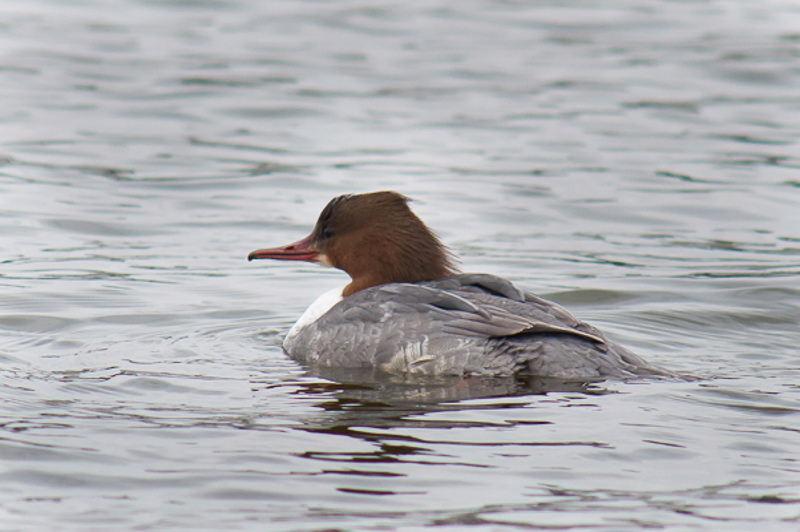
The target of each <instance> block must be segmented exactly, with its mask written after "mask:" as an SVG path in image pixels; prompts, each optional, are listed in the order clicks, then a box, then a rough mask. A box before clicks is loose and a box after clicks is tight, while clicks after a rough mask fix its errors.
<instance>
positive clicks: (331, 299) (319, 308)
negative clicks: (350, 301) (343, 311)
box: [284, 285, 347, 343]
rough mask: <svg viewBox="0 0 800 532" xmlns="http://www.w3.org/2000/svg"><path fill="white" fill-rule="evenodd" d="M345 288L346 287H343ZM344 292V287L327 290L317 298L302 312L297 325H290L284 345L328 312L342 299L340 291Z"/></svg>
mask: <svg viewBox="0 0 800 532" xmlns="http://www.w3.org/2000/svg"><path fill="white" fill-rule="evenodd" d="M345 286H347V285H345ZM343 290H344V286H339V287H336V288H334V289H333V290H329V291H327V292H325V293H324V294H322V295H321V296H319V297H318V298H317V300H316V301H314V302H313V303H311V306H310V307H308V308H307V309H306V311H305V312H303V315H302V316H300V319H299V320H297V323H295V324H294V325H292V328H291V329H289V333H288V334H287V335H286V338H285V339H284V343H285V342H286V341H287V340H289V339H290V338H292V337H293V336H294V335H296V334H297V333H299V332H300V331H301V330H302V329H303V327H306V326H308V325H311V324H312V323H314V322H315V321H317V320H318V319H319V317H320V316H322V315H323V314H325V313H326V312H328V311H329V310H330V309H331V308H332V307H333V306H334V305H335V304H336V303H338V302H339V301H341V300H342V299H343V298H342V291H343Z"/></svg>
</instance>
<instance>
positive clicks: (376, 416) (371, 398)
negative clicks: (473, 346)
mask: <svg viewBox="0 0 800 532" xmlns="http://www.w3.org/2000/svg"><path fill="white" fill-rule="evenodd" d="M291 384H292V385H293V386H294V388H295V389H294V392H292V393H294V394H299V395H304V396H306V397H308V396H312V397H315V398H318V402H316V406H317V407H318V408H320V409H321V410H322V411H323V413H322V415H318V416H314V417H312V418H307V419H306V420H305V422H304V423H303V425H301V426H299V427H296V428H298V429H300V430H303V431H306V432H310V433H315V434H320V435H336V436H348V437H352V438H354V439H357V440H360V441H361V442H366V443H369V444H371V449H370V450H366V451H365V450H364V449H363V447H361V446H357V447H358V449H359V450H358V451H356V450H353V451H344V450H341V449H339V450H336V451H331V450H330V449H324V448H323V449H319V450H306V451H305V452H302V453H300V454H301V455H302V456H303V457H304V458H309V459H314V460H322V461H328V462H339V463H342V462H345V463H349V464H350V466H349V468H348V469H347V472H348V474H350V475H353V474H359V473H360V472H361V471H362V470H361V468H359V467H357V466H356V465H355V464H359V463H372V464H375V463H383V464H390V463H398V462H403V463H409V462H413V463H419V464H426V463H429V462H428V460H429V459H430V457H431V454H432V453H433V454H437V451H436V449H437V448H438V447H439V445H440V444H447V445H453V444H456V445H466V444H467V443H466V442H463V441H456V440H453V439H452V434H453V433H452V432H450V431H443V432H441V433H433V434H439V435H440V436H438V437H434V438H432V437H431V434H432V433H431V432H430V431H429V430H425V431H424V435H423V433H420V432H418V431H416V430H415V429H453V428H459V429H470V428H488V427H499V426H503V427H512V426H514V425H517V424H525V425H539V424H541V425H549V424H551V422H550V421H548V420H544V419H535V418H531V416H530V414H525V415H520V414H519V409H523V408H524V407H525V406H527V405H528V404H530V403H534V402H536V401H538V400H548V399H551V398H550V397H546V396H548V395H554V396H556V397H555V398H552V399H551V400H558V401H563V402H565V403H569V402H571V401H581V402H583V403H584V404H585V402H586V401H587V400H589V401H591V400H592V398H591V396H596V395H603V394H606V393H610V392H609V391H608V390H607V389H606V388H603V387H602V386H601V385H600V383H598V382H585V381H584V382H576V381H563V380H557V379H541V378H530V377H529V378H526V377H521V376H515V377H506V378H498V377H491V378H482V377H469V378H459V377H437V378H430V377H428V378H424V379H420V378H416V377H412V376H395V375H387V374H385V373H380V372H376V371H371V370H352V369H341V368H333V369H332V368H314V369H309V370H307V373H306V374H305V375H304V376H303V378H301V379H297V380H296V381H294V382H292V383H291ZM498 409H509V416H508V417H507V418H505V419H498V418H497V417H496V416H492V415H481V414H480V413H479V412H478V411H481V410H484V411H485V410H495V411H496V410H498ZM512 411H513V413H512ZM469 412H477V413H476V414H475V415H471V414H469ZM528 412H530V411H528ZM443 414H444V415H443ZM447 414H453V415H447ZM465 414H466V415H465ZM509 444H510V443H509V442H497V443H479V444H474V443H469V445H481V446H485V445H498V446H502V445H509ZM552 444H554V445H588V446H597V445H598V444H597V442H592V441H587V442H558V443H546V442H535V441H529V442H516V443H514V445H526V446H527V445H532V446H535V445H552ZM446 461H447V460H445V462H446ZM430 463H433V462H430ZM435 463H437V464H439V465H441V464H442V463H443V462H442V458H441V456H440V457H437V460H436V461H435ZM462 465H476V466H478V465H477V464H462ZM478 467H483V466H478ZM328 472H330V473H333V472H338V473H342V471H341V470H340V469H338V468H337V469H335V470H331V471H328ZM385 473H386V474H391V472H390V471H389V472H385ZM363 474H364V475H374V474H375V471H374V470H364V471H363Z"/></svg>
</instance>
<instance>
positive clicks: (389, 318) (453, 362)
mask: <svg viewBox="0 0 800 532" xmlns="http://www.w3.org/2000/svg"><path fill="white" fill-rule="evenodd" d="M253 259H277V260H298V261H307V262H316V263H319V264H322V265H324V266H333V267H335V268H339V269H341V270H344V271H345V272H347V273H348V274H349V275H350V277H351V279H352V281H351V282H350V284H348V285H347V286H345V287H344V288H343V289H342V288H337V289H335V290H332V291H330V292H328V293H326V294H324V295H322V296H321V297H320V298H319V299H317V300H316V301H315V302H314V303H313V304H312V305H311V306H310V307H309V308H308V309H307V310H306V311H305V313H304V314H303V315H302V316H301V317H300V319H299V320H298V321H297V323H295V324H294V326H293V327H292V328H291V330H290V331H289V333H288V334H287V336H286V338H285V339H284V342H283V346H284V349H285V350H286V352H287V353H288V354H289V356H291V357H292V358H294V359H295V360H297V361H299V362H301V363H305V364H309V365H319V366H325V367H342V368H372V369H378V370H382V371H386V372H389V373H412V374H421V375H496V376H508V375H513V374H517V373H519V374H526V375H532V376H538V377H555V378H560V379H570V380H572V379H581V380H584V379H597V378H602V377H623V378H624V377H634V376H668V375H672V374H671V373H670V372H668V371H665V370H662V369H659V368H656V367H654V366H651V365H650V364H648V363H647V362H645V361H644V360H643V359H641V358H640V357H638V356H636V355H634V354H633V353H631V352H630V351H628V350H627V349H625V348H623V347H621V346H619V345H617V344H614V343H612V342H610V341H609V340H608V339H606V337H605V336H604V335H603V334H602V333H601V332H600V331H598V330H597V329H595V328H594V327H592V326H591V325H588V324H586V323H583V322H581V321H579V320H577V319H576V318H575V317H573V316H572V314H570V313H569V312H568V311H567V310H566V309H564V308H562V307H560V306H559V305H556V304H555V303H551V302H550V301H546V300H544V299H542V298H540V297H537V296H535V295H533V294H531V293H528V292H524V291H522V290H520V289H519V288H517V287H516V286H514V285H513V284H511V282H510V281H507V280H505V279H502V278H500V277H496V276H494V275H488V274H460V273H458V270H457V269H456V268H455V266H454V265H453V262H452V260H451V256H450V254H449V252H448V251H447V249H446V248H445V247H444V245H443V244H442V243H441V242H440V241H439V239H438V238H437V237H436V235H434V234H433V232H431V230H430V229H428V227H427V226H426V225H425V224H424V223H423V222H422V220H420V219H419V218H417V216H416V215H415V214H414V213H413V212H412V211H411V209H410V208H409V207H408V198H406V197H405V196H403V195H401V194H398V193H397V192H390V191H385V192H373V193H369V194H358V195H345V196H339V197H337V198H334V199H333V200H331V202H330V203H328V205H327V206H326V207H325V208H324V209H323V210H322V213H321V214H320V216H319V219H318V220H317V224H316V226H315V227H314V231H313V232H312V233H311V234H310V235H309V236H307V237H306V238H304V239H303V240H300V241H298V242H295V243H294V244H289V245H288V246H285V247H280V248H271V249H259V250H257V251H253V252H252V253H250V255H249V256H248V260H253Z"/></svg>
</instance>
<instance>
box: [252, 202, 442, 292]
mask: <svg viewBox="0 0 800 532" xmlns="http://www.w3.org/2000/svg"><path fill="white" fill-rule="evenodd" d="M408 201H409V200H408V198H406V197H405V196H403V195H402V194H398V193H397V192H392V191H383V192H371V193H369V194H348V195H345V196H339V197H336V198H333V199H332V200H331V201H330V202H329V203H328V205H326V206H325V208H324V209H323V210H322V213H321V214H320V215H319V219H318V220H317V224H316V225H315V226H314V230H313V231H312V232H311V234H310V235H308V236H307V237H306V238H304V239H302V240H299V241H297V242H295V243H293V244H289V245H288V246H283V247H277V248H269V249H259V250H256V251H253V252H252V253H250V255H249V256H248V257H247V258H248V260H253V259H276V260H299V261H306V262H316V263H319V264H322V265H323V266H333V267H334V268H339V269H340V270H344V271H345V272H347V273H348V274H349V275H350V278H351V279H352V282H351V283H350V284H349V285H347V287H346V288H345V289H344V292H343V295H344V296H345V297H347V296H349V295H351V294H354V293H356V292H358V291H359V290H363V289H364V288H369V287H370V286H376V285H380V284H386V283H417V282H421V281H431V280H434V279H441V278H443V277H448V276H450V275H453V274H454V273H456V271H457V269H456V268H455V266H454V265H453V261H452V257H451V255H450V253H449V252H448V251H447V248H445V246H444V245H443V244H442V243H441V242H440V241H439V239H438V238H437V237H436V235H435V234H434V233H433V232H432V231H431V230H430V229H428V227H427V226H426V225H425V224H424V223H423V222H422V220H420V219H419V218H418V217H417V216H416V215H415V214H414V213H413V212H412V211H411V209H410V208H409V207H408Z"/></svg>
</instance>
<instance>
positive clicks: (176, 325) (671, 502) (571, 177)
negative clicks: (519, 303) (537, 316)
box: [0, 0, 800, 532]
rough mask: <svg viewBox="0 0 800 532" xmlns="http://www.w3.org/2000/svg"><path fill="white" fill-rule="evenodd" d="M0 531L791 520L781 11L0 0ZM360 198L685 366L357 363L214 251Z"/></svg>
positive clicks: (290, 280)
mask: <svg viewBox="0 0 800 532" xmlns="http://www.w3.org/2000/svg"><path fill="white" fill-rule="evenodd" d="M0 101H1V102H2V106H0V163H2V166H0V201H1V202H2V203H0V393H2V396H1V397H2V402H0V427H2V431H1V432H0V530H3V531H12V530H13V531H17V530H19V531H32V530H43V531H62V530H76V531H77V530H80V531H101V530H102V531H109V530H254V531H255V530H259V531H260V530H286V531H311V530H431V529H442V530H464V529H468V530H471V531H475V532H479V531H506V530H508V531H513V530H530V529H533V530H538V529H547V530H615V531H616V530H640V529H643V528H654V529H659V528H664V529H669V530H687V531H695V530H714V531H716V530H748V531H749V530H753V529H758V530H787V531H788V530H792V531H793V530H797V529H798V527H800V385H798V381H800V356H798V355H799V354H800V352H799V349H798V344H799V343H800V303H799V301H800V208H798V205H800V149H799V147H798V146H799V143H800V4H798V3H797V2H794V1H789V0H761V1H759V2H752V1H746V0H708V1H703V0H697V1H688V0H687V1H656V0H609V1H603V2H595V1H582V0H574V1H570V0H561V1H545V0H542V1H521V0H520V1H514V0H509V1H494V2H492V1H488V0H482V1H478V0H467V1H458V2H456V1H444V0H442V1H420V2H396V3H393V2H383V1H380V2H364V1H357V0H350V1H339V2H328V1H311V0H308V1H288V0H286V1H274V0H269V1H265V0H230V1H223V0H104V1H101V0H80V1H78V0H60V1H59V0H50V1H47V0H5V1H4V2H3V3H2V4H0ZM380 189H394V190H398V191H400V192H402V193H404V194H407V195H409V196H411V197H413V198H414V199H415V202H414V204H413V207H414V209H415V210H416V212H417V213H418V214H419V215H420V216H421V217H422V218H423V219H424V220H425V221H426V222H427V223H428V224H429V225H430V226H431V227H433V228H434V229H435V230H436V231H437V232H438V233H439V235H440V236H441V237H442V239H443V240H444V241H445V242H446V243H447V244H448V245H449V246H450V247H451V249H452V250H453V251H454V252H455V253H456V254H457V255H459V256H460V258H461V266H462V269H463V270H465V271H481V272H490V273H494V274H497V275H501V276H504V277H507V278H509V279H511V280H513V281H514V282H516V283H518V284H519V285H520V286H522V287H524V288H526V289H528V290H531V291H534V292H536V293H538V294H541V295H544V296H546V297H548V298H551V299H553V300H555V301H557V302H559V303H562V304H564V305H565V306H567V307H568V308H570V309H571V310H572V311H573V312H574V313H575V314H576V315H578V316H579V317H580V318H582V319H585V320H587V321H589V322H591V323H593V324H594V325H596V326H598V327H600V328H601V329H603V330H605V331H607V332H608V333H609V334H610V335H611V336H612V337H613V338H614V339H615V340H618V341H619V342H621V343H623V344H624V345H626V346H628V347H630V348H631V349H632V350H634V351H636V352H637V353H639V354H640V355H642V356H643V357H645V358H647V359H648V360H649V361H651V362H653V363H655V364H659V365H662V366H665V367H668V368H670V369H672V370H675V371H680V372H685V373H688V374H692V375H695V376H698V377H700V379H699V380H695V381H686V382H682V381H675V382H649V381H644V382H630V383H625V382H617V381H608V382H603V383H596V384H592V385H588V386H574V387H572V388H566V387H564V386H550V385H549V384H548V383H541V382H538V383H537V382H531V383H526V382H519V381H516V380H511V381H504V380H493V381H480V380H477V379H474V380H471V381H468V382H467V385H466V386H464V385H463V384H462V385H454V384H453V383H450V382H427V383H424V382H413V381H403V380H401V379H395V380H386V379H384V380H378V381H375V382H358V381H357V379H353V378H351V377H350V376H348V375H317V374H311V373H308V372H307V371H306V370H305V369H304V368H303V367H301V366H299V365H298V364H296V363H295V362H293V361H291V360H290V359H288V358H287V357H286V356H285V355H284V354H283V353H282V351H281V349H280V343H281V338H282V335H283V334H285V333H286V331H287V330H288V328H289V327H290V326H291V324H292V323H293V322H294V320H295V319H296V318H297V317H298V316H299V315H300V314H301V313H302V311H303V310H304V309H305V307H306V306H307V305H308V304H309V303H310V302H311V301H313V299H314V298H315V297H316V296H317V295H319V294H320V293H322V292H323V291H326V290H329V289H330V288H332V287H334V286H336V285H341V284H344V283H345V282H346V276H345V275H344V274H342V273H341V272H337V271H333V270H327V269H324V268H321V267H318V266H315V265H311V264H302V263H266V262H259V263H249V264H248V263H247V261H246V260H245V257H246V256H247V253H248V252H250V251H252V250H253V249H256V248H259V247H266V246H276V245H281V244H286V243H289V242H292V241H294V240H297V239H299V238H301V237H303V236H305V235H306V234H307V233H308V231H309V230H310V228H311V226H312V224H313V222H314V221H315V219H316V216H317V214H318V212H319V211H320V209H321V208H322V207H323V206H324V205H325V203H326V202H327V201H328V200H329V199H330V198H331V197H333V196H335V195H338V194H342V193H349V192H364V191H371V190H380Z"/></svg>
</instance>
